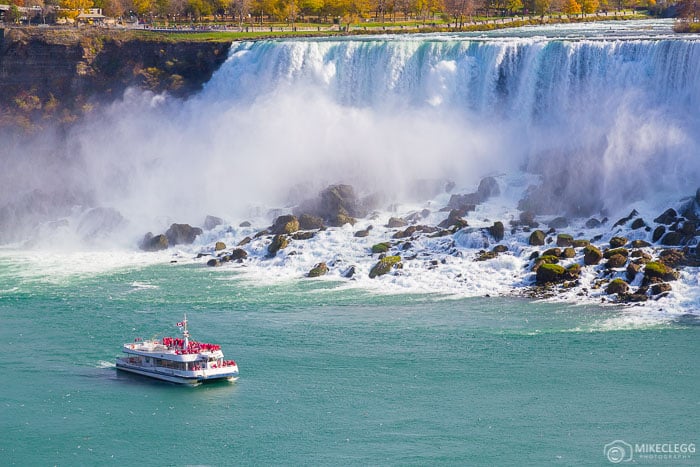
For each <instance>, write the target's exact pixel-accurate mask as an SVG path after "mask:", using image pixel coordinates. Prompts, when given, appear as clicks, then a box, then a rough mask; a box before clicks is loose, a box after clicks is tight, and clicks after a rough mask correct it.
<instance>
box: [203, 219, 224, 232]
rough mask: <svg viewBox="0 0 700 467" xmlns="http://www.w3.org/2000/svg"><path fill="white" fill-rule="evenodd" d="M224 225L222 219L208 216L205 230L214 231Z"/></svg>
mask: <svg viewBox="0 0 700 467" xmlns="http://www.w3.org/2000/svg"><path fill="white" fill-rule="evenodd" d="M223 223H224V220H223V219H222V218H220V217H216V216H207V217H205V218H204V230H212V229H214V228H216V227H218V226H220V225H221V224H223Z"/></svg>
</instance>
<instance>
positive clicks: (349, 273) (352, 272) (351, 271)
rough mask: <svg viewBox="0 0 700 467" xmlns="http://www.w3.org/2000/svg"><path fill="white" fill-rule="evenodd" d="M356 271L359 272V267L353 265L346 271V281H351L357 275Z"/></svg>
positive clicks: (344, 275) (344, 274)
mask: <svg viewBox="0 0 700 467" xmlns="http://www.w3.org/2000/svg"><path fill="white" fill-rule="evenodd" d="M356 271H357V267H356V266H354V265H352V266H350V267H349V268H347V269H346V270H345V272H344V273H343V277H344V278H346V279H350V278H351V277H352V276H354V275H355V272H356Z"/></svg>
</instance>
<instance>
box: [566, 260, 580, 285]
mask: <svg viewBox="0 0 700 467" xmlns="http://www.w3.org/2000/svg"><path fill="white" fill-rule="evenodd" d="M580 275H581V265H580V264H578V263H574V264H572V265H570V266H567V268H566V273H565V274H564V276H565V279H567V280H570V281H571V280H576V279H578V278H579V276H580Z"/></svg>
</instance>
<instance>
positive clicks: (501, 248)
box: [491, 245, 508, 253]
mask: <svg viewBox="0 0 700 467" xmlns="http://www.w3.org/2000/svg"><path fill="white" fill-rule="evenodd" d="M491 251H493V252H494V253H505V252H506V251H508V247H507V246H505V245H496V246H495V247H493V249H492V250H491Z"/></svg>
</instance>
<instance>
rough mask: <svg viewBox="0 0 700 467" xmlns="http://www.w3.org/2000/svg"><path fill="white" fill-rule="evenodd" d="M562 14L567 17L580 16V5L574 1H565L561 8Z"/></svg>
mask: <svg viewBox="0 0 700 467" xmlns="http://www.w3.org/2000/svg"><path fill="white" fill-rule="evenodd" d="M562 12H563V13H565V14H566V15H567V16H571V15H580V14H581V5H580V4H579V3H578V2H577V1H576V0H565V1H564V5H563V7H562Z"/></svg>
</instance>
